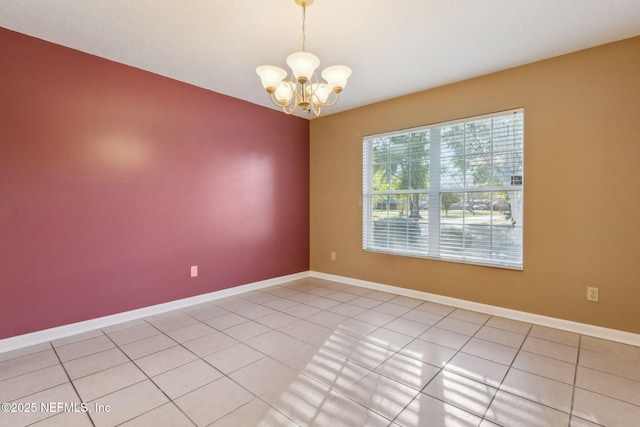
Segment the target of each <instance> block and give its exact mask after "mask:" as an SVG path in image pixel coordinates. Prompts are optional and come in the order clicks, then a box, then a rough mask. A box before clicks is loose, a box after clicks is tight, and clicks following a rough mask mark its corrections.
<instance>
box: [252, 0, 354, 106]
mask: <svg viewBox="0 0 640 427" xmlns="http://www.w3.org/2000/svg"><path fill="white" fill-rule="evenodd" d="M294 1H295V2H296V4H297V5H299V6H301V7H302V51H300V52H295V53H292V54H291V55H289V56H288V57H287V65H289V67H290V68H291V70H292V72H293V76H292V78H291V80H285V78H286V77H287V72H286V71H285V70H283V69H282V68H280V67H276V66H273V65H262V66H260V67H258V68H256V73H258V75H259V76H260V80H261V81H262V86H264V88H265V89H266V90H267V92H268V93H269V96H270V98H271V102H273V103H274V104H275V105H277V106H278V107H280V108H282V111H284V112H285V113H287V114H291V113H293V112H294V111H295V110H296V108H297V107H298V106H300V108H301V109H302V110H303V111H306V112H308V113H311V112H312V113H313V114H315V115H316V116H317V115H319V114H320V109H321V107H330V106H332V105H334V104H335V103H336V102H338V98H339V97H340V92H342V89H344V87H345V86H346V84H347V79H348V78H349V76H350V75H351V68H349V67H347V66H344V65H333V66H331V67H327V68H325V69H324V70H323V71H322V78H323V79H325V80H326V82H319V81H318V78H317V76H316V75H315V70H316V68H318V66H319V65H320V60H319V59H318V57H317V56H315V55H314V54H312V53H309V52H305V32H304V23H305V18H306V11H307V6H311V5H312V4H313V0H294ZM332 94H333V95H332Z"/></svg>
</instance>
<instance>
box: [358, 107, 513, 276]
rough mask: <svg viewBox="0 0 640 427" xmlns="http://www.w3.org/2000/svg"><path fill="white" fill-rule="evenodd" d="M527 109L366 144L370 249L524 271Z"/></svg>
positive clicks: (366, 219)
mask: <svg viewBox="0 0 640 427" xmlns="http://www.w3.org/2000/svg"><path fill="white" fill-rule="evenodd" d="M523 134H524V110H522V109H518V110H513V111H507V112H501V113H496V114H491V115H485V116H480V117H473V118H470V119H465V120H457V121H453V122H447V123H440V124H437V125H432V126H424V127H420V128H415V129H409V130H402V131H398V132H390V133H385V134H380V135H373V136H367V137H365V138H364V141H363V146H364V150H363V184H364V189H363V190H364V191H363V195H364V203H363V248H364V250H366V251H375V252H388V253H395V254H402V255H409V256H419V257H428V258H438V259H446V260H452V261H460V262H471V263H476V264H483V265H492V266H499V267H507V268H516V269H522V227H523V222H522V221H523V190H522V187H523V178H524V137H523Z"/></svg>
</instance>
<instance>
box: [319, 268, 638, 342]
mask: <svg viewBox="0 0 640 427" xmlns="http://www.w3.org/2000/svg"><path fill="white" fill-rule="evenodd" d="M309 276H310V277H316V278H318V279H325V280H331V281H334V282H340V283H344V284H347V285H354V286H360V287H363V288H368V289H374V290H377V291H383V292H390V293H394V294H398V295H403V296H407V297H411V298H417V299H421V300H426V301H431V302H435V303H439V304H445V305H450V306H452V307H456V308H463V309H466V310H472V311H478V312H480V313H485V314H490V315H493V316H500V317H505V318H507V319H512V320H519V321H521V322H527V323H533V324H536V325H540V326H547V327H549V328H555V329H561V330H563V331H568V332H574V333H577V334H582V335H589V336H591V337H595V338H602V339H605V340H609V341H616V342H620V343H623V344H629V345H633V346H637V347H640V334H634V333H631V332H625V331H619V330H617V329H609V328H603V327H600V326H594V325H588V324H586V323H579V322H572V321H570V320H563V319H557V318H555V317H548V316H542V315H540V314H533V313H527V312H524V311H518V310H511V309H508V308H502V307H496V306H493V305H488V304H481V303H478V302H472V301H467V300H462V299H458V298H452V297H447V296H443V295H437V294H430V293H428V292H422V291H416V290H413V289H406V288H400V287H397V286H390V285H383V284H381V283H375V282H368V281H366V280H360V279H352V278H350V277H344V276H335V275H333V274H326V273H319V272H316V271H310V272H309Z"/></svg>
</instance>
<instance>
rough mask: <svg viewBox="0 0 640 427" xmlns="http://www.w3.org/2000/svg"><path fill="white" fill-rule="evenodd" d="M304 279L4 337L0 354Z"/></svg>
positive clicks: (249, 286)
mask: <svg viewBox="0 0 640 427" xmlns="http://www.w3.org/2000/svg"><path fill="white" fill-rule="evenodd" d="M305 277H309V272H308V271H303V272H301V273H295V274H289V275H287V276H281V277H276V278H273V279H267V280H262V281H259V282H254V283H248V284H245V285H240V286H235V287H233V288H227V289H222V290H220V291H215V292H209V293H207V294H202V295H196V296H193V297H189V298H183V299H179V300H175V301H169V302H166V303H163V304H157V305H152V306H149V307H143V308H139V309H136V310H131V311H125V312H123V313H117V314H112V315H109V316H104V317H98V318H96V319H90V320H85V321H83V322H78V323H71V324H69V325H63V326H58V327H55V328H51V329H44V330H42V331H37V332H32V333H28V334H24V335H18V336H15V337H11V338H5V339H2V340H0V353H2V352H5V351H11V350H16V349H19V348H23V347H28V346H31V345H36V344H41V343H43V342H49V341H54V340H57V339H60V338H65V337H68V336H71V335H76V334H80V333H83V332H89V331H93V330H94V329H100V328H106V327H107V326H112V325H116V324H118V323H124V322H128V321H131V320H136V319H140V318H143V317H148V316H153V315H155V314H161V313H165V312H167V311H171V310H178V309H181V308H185V307H190V306H192V305H196V304H201V303H204V302H209V301H214V300H217V299H220V298H226V297H230V296H233V295H238V294H242V293H245V292H249V291H254V290H257V289H262V288H267V287H269V286H274V285H280V284H282V283H286V282H290V281H292V280H298V279H303V278H305Z"/></svg>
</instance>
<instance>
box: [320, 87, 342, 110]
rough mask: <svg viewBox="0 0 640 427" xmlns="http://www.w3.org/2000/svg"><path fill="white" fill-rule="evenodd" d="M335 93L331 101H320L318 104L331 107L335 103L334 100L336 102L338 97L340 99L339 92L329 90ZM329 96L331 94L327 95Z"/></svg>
mask: <svg viewBox="0 0 640 427" xmlns="http://www.w3.org/2000/svg"><path fill="white" fill-rule="evenodd" d="M331 93H333V94H334V95H335V97H334V98H333V101H331V102H320V103H319V105H320V106H322V107H331V106H332V105H335V103H336V102H338V99H340V93H339V92H333V91H332V92H331ZM329 96H331V95H329Z"/></svg>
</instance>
